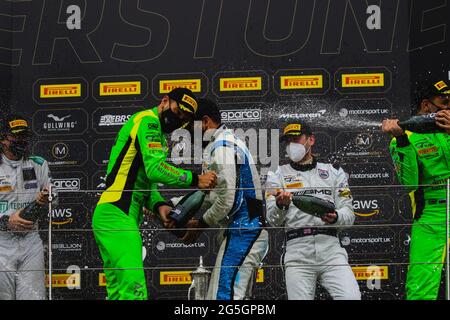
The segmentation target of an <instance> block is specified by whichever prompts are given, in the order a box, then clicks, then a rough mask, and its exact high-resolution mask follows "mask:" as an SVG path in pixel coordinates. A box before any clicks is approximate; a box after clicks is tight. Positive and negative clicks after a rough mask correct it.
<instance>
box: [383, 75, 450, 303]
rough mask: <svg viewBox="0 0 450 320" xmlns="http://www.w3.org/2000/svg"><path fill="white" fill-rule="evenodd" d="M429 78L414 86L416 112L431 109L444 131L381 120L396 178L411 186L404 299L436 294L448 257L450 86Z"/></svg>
mask: <svg viewBox="0 0 450 320" xmlns="http://www.w3.org/2000/svg"><path fill="white" fill-rule="evenodd" d="M448 84H449V83H448V81H447V82H446V81H442V80H441V81H438V82H433V83H432V84H431V85H425V86H423V87H421V88H419V90H418V95H417V97H416V98H417V106H418V114H419V115H420V114H427V113H435V112H437V116H436V125H437V127H439V128H441V129H442V130H443V132H439V133H413V132H409V131H406V132H404V131H403V130H402V129H401V128H400V127H399V126H398V123H397V120H396V119H388V120H384V121H383V125H382V130H383V132H386V133H390V134H391V135H393V136H394V139H393V140H392V142H391V146H390V151H391V155H392V158H393V161H394V164H395V167H396V172H397V176H398V179H399V181H400V183H401V184H403V185H405V186H406V187H407V188H408V190H409V191H410V194H409V196H410V198H411V204H412V211H413V217H414V222H413V226H412V230H411V242H410V254H409V263H410V265H409V268H408V273H407V279H406V298H407V299H408V300H418V299H419V300H435V299H437V298H438V294H439V291H440V290H439V288H440V283H441V275H442V274H443V272H442V269H443V266H444V263H445V256H446V244H447V240H446V221H445V217H446V205H447V201H448V200H447V195H446V189H447V188H446V186H447V179H449V178H450V109H449V107H450V103H449V97H450V87H449V86H448Z"/></svg>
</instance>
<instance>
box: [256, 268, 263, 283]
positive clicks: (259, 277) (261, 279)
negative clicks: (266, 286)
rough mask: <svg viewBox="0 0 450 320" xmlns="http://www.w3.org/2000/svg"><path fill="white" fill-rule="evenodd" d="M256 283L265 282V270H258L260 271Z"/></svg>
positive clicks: (257, 273)
mask: <svg viewBox="0 0 450 320" xmlns="http://www.w3.org/2000/svg"><path fill="white" fill-rule="evenodd" d="M256 282H257V283H262V282H264V269H261V268H260V269H258V271H257V272H256Z"/></svg>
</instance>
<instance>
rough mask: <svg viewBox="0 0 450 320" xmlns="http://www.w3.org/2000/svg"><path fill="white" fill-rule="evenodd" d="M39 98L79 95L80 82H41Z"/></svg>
mask: <svg viewBox="0 0 450 320" xmlns="http://www.w3.org/2000/svg"><path fill="white" fill-rule="evenodd" d="M40 97H41V98H68V97H81V84H79V83H73V84H43V85H41V89H40Z"/></svg>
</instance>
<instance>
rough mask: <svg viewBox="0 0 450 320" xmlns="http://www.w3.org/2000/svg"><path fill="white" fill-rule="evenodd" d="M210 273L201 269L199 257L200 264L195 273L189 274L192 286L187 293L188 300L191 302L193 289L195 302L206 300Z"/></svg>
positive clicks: (201, 260)
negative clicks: (193, 290)
mask: <svg viewBox="0 0 450 320" xmlns="http://www.w3.org/2000/svg"><path fill="white" fill-rule="evenodd" d="M210 273H211V272H210V271H208V270H206V269H205V268H204V267H203V257H202V256H200V264H199V266H198V268H197V269H196V270H195V271H192V272H191V275H192V284H191V286H190V287H189V291H188V300H191V290H192V289H195V297H194V298H195V300H206V295H207V294H208V286H209V275H210Z"/></svg>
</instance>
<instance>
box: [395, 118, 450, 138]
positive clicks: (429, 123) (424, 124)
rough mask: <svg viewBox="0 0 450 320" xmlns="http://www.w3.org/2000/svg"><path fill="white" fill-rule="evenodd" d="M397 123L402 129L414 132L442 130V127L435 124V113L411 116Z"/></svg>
mask: <svg viewBox="0 0 450 320" xmlns="http://www.w3.org/2000/svg"><path fill="white" fill-rule="evenodd" d="M398 125H399V126H400V128H402V129H403V130H408V131H411V132H416V133H433V132H443V131H444V129H442V128H439V127H438V126H437V125H436V113H428V114H423V115H418V116H414V117H411V118H409V119H407V120H404V121H399V123H398Z"/></svg>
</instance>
